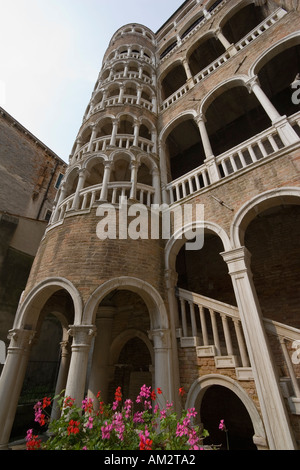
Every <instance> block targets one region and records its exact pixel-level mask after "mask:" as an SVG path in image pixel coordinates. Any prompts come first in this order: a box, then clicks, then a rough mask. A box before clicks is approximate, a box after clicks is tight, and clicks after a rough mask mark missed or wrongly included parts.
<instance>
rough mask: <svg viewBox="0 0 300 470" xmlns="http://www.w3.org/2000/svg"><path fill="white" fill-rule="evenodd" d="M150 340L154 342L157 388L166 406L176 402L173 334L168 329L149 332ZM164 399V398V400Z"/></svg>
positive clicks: (163, 404)
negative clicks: (160, 391)
mask: <svg viewBox="0 0 300 470" xmlns="http://www.w3.org/2000/svg"><path fill="white" fill-rule="evenodd" d="M149 338H150V339H151V341H153V343H154V346H153V349H154V371H155V379H154V380H155V382H154V383H155V388H157V387H160V388H161V389H162V391H163V395H160V404H161V406H165V405H166V402H164V403H162V400H168V401H169V402H171V401H173V402H174V400H175V398H176V397H175V396H174V390H173V383H172V382H173V380H174V378H173V365H172V349H171V333H170V330H168V329H157V330H151V331H150V332H149ZM162 397H163V398H162Z"/></svg>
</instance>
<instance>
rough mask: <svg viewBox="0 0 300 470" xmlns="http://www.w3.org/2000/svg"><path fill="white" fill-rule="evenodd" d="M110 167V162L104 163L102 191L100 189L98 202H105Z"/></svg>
mask: <svg viewBox="0 0 300 470" xmlns="http://www.w3.org/2000/svg"><path fill="white" fill-rule="evenodd" d="M111 166H112V162H104V174H103V181H102V189H101V194H100V201H107V193H108V183H109V181H110V173H111Z"/></svg>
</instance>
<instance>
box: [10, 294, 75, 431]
mask: <svg viewBox="0 0 300 470" xmlns="http://www.w3.org/2000/svg"><path fill="white" fill-rule="evenodd" d="M45 295H46V291H45ZM33 310H35V318H32V321H34V323H36V326H35V330H36V334H35V336H34V342H33V344H32V347H31V350H30V356H29V360H28V363H27V367H26V373H25V377H24V381H23V386H22V390H21V393H20V396H19V401H18V407H17V410H16V415H15V420H14V424H13V428H12V433H11V438H14V439H17V438H19V437H20V438H21V437H24V435H25V434H26V431H27V429H29V428H33V429H36V430H37V432H40V427H39V426H38V425H37V424H36V423H35V421H34V412H33V406H34V405H35V404H36V403H37V402H38V401H40V400H41V399H42V398H43V397H45V396H47V397H51V398H53V397H54V396H56V394H58V393H61V392H62V391H63V390H64V389H65V387H66V380H67V372H68V366H69V360H70V355H69V356H68V358H67V359H66V360H65V362H64V364H62V362H61V350H62V349H61V344H62V342H64V347H65V350H68V353H69V354H70V342H69V336H68V325H70V324H72V323H73V322H74V317H75V310H74V302H73V300H72V297H71V295H70V294H69V293H68V292H67V291H66V290H65V289H58V290H56V291H55V292H54V293H53V294H52V295H50V296H49V297H48V299H47V300H46V302H43V301H42V298H41V299H40V301H39V302H37V305H36V308H35V309H33ZM37 314H38V317H36V315H37ZM28 320H29V319H28ZM59 373H60V374H61V376H60V377H64V379H63V381H61V382H60V383H58V377H59ZM58 388H59V390H58ZM47 412H48V413H49V414H50V412H51V409H48V410H47Z"/></svg>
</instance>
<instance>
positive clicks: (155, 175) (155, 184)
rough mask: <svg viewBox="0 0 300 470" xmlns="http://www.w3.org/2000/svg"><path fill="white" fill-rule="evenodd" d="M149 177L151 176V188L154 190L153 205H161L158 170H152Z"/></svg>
mask: <svg viewBox="0 0 300 470" xmlns="http://www.w3.org/2000/svg"><path fill="white" fill-rule="evenodd" d="M151 175H152V186H153V188H154V190H155V192H154V199H153V204H161V195H160V177H159V169H158V168H153V169H152V171H151Z"/></svg>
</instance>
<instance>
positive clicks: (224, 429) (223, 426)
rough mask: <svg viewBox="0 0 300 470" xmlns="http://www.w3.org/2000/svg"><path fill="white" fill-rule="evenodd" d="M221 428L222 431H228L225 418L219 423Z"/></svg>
mask: <svg viewBox="0 0 300 470" xmlns="http://www.w3.org/2000/svg"><path fill="white" fill-rule="evenodd" d="M219 429H220V430H221V431H226V426H225V423H224V419H221V421H220V424H219Z"/></svg>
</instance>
